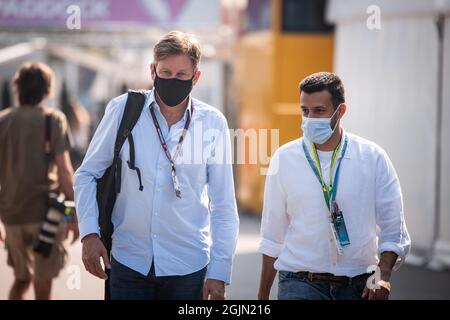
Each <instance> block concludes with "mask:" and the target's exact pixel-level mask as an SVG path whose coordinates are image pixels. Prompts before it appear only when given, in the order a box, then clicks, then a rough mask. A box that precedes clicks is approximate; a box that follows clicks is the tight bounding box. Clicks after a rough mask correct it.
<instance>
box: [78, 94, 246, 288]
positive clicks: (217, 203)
mask: <svg viewBox="0 0 450 320" xmlns="http://www.w3.org/2000/svg"><path fill="white" fill-rule="evenodd" d="M126 99H127V94H124V95H121V96H119V97H117V98H115V99H113V100H112V101H111V102H110V103H109V104H108V106H107V108H106V111H105V115H104V117H103V119H102V121H101V123H100V125H99V126H98V128H97V130H96V132H95V135H94V137H93V139H92V141H91V143H90V146H89V149H88V151H87V154H86V156H85V158H84V161H83V164H82V165H81V167H80V168H79V169H78V170H77V171H76V173H75V183H74V190H75V201H76V209H77V214H78V221H79V225H80V233H81V237H84V236H86V235H88V234H91V233H97V234H99V225H98V208H97V201H96V180H95V179H97V178H100V177H101V176H102V175H103V174H104V172H105V170H106V169H107V168H108V167H109V166H110V165H111V163H112V160H113V149H114V143H115V139H116V135H117V131H118V128H119V124H120V120H121V118H122V115H123V111H124V109H125V102H126ZM150 106H153V107H154V109H155V114H156V118H157V120H158V123H159V125H160V127H161V130H162V133H163V135H164V138H165V140H166V143H167V146H168V149H169V151H170V152H171V154H172V156H173V155H174V153H175V147H176V145H177V144H178V140H179V137H180V135H181V133H182V130H183V127H184V124H185V121H186V119H187V112H188V110H192V108H193V112H192V120H191V124H190V127H189V131H188V134H187V135H186V138H185V140H184V143H183V145H182V149H181V152H180V154H179V156H178V158H177V159H176V160H175V167H176V171H177V177H178V180H179V184H180V189H181V199H179V198H177V197H176V196H175V191H174V187H173V183H172V176H171V166H170V162H169V161H168V159H167V158H166V155H165V154H164V151H163V148H162V146H161V143H160V141H159V138H158V135H157V132H156V129H155V126H154V123H153V120H152V117H151V113H150ZM131 133H132V135H133V140H134V146H135V166H136V167H138V168H139V169H140V171H141V175H142V184H143V187H144V189H143V190H142V191H140V190H139V181H138V177H137V173H136V171H134V170H131V169H129V167H128V165H127V161H128V160H129V143H128V141H126V142H125V143H124V145H123V147H122V150H121V152H120V157H121V159H122V175H121V191H120V193H119V194H117V200H116V203H115V206H114V210H113V214H112V221H113V224H114V233H113V236H112V255H113V256H114V258H115V259H116V260H117V261H119V262H120V263H121V264H124V265H125V266H127V267H129V268H131V269H133V270H135V271H137V272H139V273H141V274H143V275H147V274H148V272H149V270H150V267H151V264H152V261H153V258H154V265H155V273H156V275H157V276H169V275H185V274H189V273H193V272H196V271H198V270H200V269H202V268H203V267H205V266H206V265H208V272H207V278H211V279H218V280H222V281H224V282H225V283H227V284H228V283H230V281H231V280H230V279H231V267H232V260H233V255H234V253H235V249H236V242H237V234H238V224H239V219H238V214H237V208H236V200H235V193H234V183H233V172H232V162H231V144H230V135H229V131H228V126H227V121H226V119H225V117H224V116H223V115H222V114H221V113H220V111H218V110H217V109H215V108H213V107H211V106H209V105H207V104H205V103H203V102H201V101H198V100H196V99H191V98H189V103H188V107H187V109H186V112H185V114H184V117H183V118H182V119H181V120H180V121H179V122H178V123H176V124H174V125H172V126H171V128H170V130H169V127H168V124H167V122H166V120H165V118H164V116H163V115H162V114H161V112H160V109H159V106H158V104H157V103H156V100H155V97H154V91H149V92H147V98H146V102H145V106H144V108H143V111H142V114H141V116H140V118H139V120H138V122H137V124H136V125H135V127H134V128H133V130H132V132H131Z"/></svg>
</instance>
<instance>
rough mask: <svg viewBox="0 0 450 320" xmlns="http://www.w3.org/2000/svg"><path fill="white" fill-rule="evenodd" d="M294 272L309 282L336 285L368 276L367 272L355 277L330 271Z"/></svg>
mask: <svg viewBox="0 0 450 320" xmlns="http://www.w3.org/2000/svg"><path fill="white" fill-rule="evenodd" d="M296 274H298V275H300V276H304V277H306V278H307V279H308V280H309V281H311V282H319V283H329V284H338V285H351V284H352V283H353V282H354V281H356V280H361V279H364V278H368V277H369V276H370V274H369V273H363V274H360V275H357V276H355V277H346V276H335V275H334V274H331V273H312V272H307V271H299V272H296Z"/></svg>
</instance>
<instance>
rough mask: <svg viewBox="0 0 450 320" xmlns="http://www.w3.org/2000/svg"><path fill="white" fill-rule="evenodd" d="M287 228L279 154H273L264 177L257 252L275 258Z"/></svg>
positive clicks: (279, 250)
mask: <svg viewBox="0 0 450 320" xmlns="http://www.w3.org/2000/svg"><path fill="white" fill-rule="evenodd" d="M288 226H289V217H288V214H287V212H286V192H285V190H284V189H283V186H282V184H281V182H280V157H279V152H275V154H274V156H273V157H272V159H271V161H270V165H269V170H268V173H267V176H266V184H265V189H264V206H263V212H262V221H261V239H260V244H259V247H258V252H260V253H262V254H265V255H267V256H270V257H274V258H277V257H278V256H279V255H280V253H281V251H282V249H283V247H284V238H285V235H286V231H287V228H288Z"/></svg>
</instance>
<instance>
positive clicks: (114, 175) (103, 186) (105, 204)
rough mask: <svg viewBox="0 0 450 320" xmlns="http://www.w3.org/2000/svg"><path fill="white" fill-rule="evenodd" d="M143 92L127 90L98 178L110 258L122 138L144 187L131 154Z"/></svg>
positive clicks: (103, 237)
mask: <svg viewBox="0 0 450 320" xmlns="http://www.w3.org/2000/svg"><path fill="white" fill-rule="evenodd" d="M145 98H146V95H145V91H134V90H129V91H128V98H127V102H126V105H125V110H124V113H123V116H122V120H121V122H120V125H119V130H118V131H117V137H116V142H115V145H114V158H113V162H112V164H111V166H109V168H108V169H106V171H105V173H104V174H103V176H102V177H101V178H99V179H97V204H98V211H99V217H98V220H99V221H98V222H99V225H100V238H101V240H102V242H103V244H104V245H105V247H106V250H107V252H108V257H109V258H110V257H111V254H110V253H111V245H112V243H111V236H112V233H113V224H112V221H111V216H112V211H113V208H114V204H115V202H116V196H117V193H119V192H120V184H121V181H120V178H121V168H122V160H121V159H120V156H119V154H120V150H121V149H122V145H123V144H124V142H125V140H127V139H128V142H129V144H130V160H129V161H128V167H129V168H130V169H131V170H135V171H136V173H137V175H138V178H139V190H140V191H142V190H143V188H144V187H143V186H142V181H141V173H140V171H139V168H137V167H136V166H135V163H134V161H135V157H134V143H133V136H132V134H131V131H132V130H133V128H134V126H135V125H136V123H137V121H138V119H139V117H140V115H141V113H142V109H143V107H144V104H145ZM106 274H107V275H108V279H109V269H106ZM105 300H110V292H109V280H106V281H105Z"/></svg>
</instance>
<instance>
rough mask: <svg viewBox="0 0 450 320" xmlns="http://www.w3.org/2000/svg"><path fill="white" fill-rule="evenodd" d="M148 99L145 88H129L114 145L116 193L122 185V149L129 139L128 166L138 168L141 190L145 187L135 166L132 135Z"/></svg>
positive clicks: (133, 168)
mask: <svg viewBox="0 0 450 320" xmlns="http://www.w3.org/2000/svg"><path fill="white" fill-rule="evenodd" d="M145 99H146V93H145V91H143V90H139V91H136V90H129V91H128V98H127V102H126V104H125V110H124V113H123V116H122V120H121V122H120V125H119V130H118V131H117V137H116V143H115V145H114V158H113V165H114V168H115V170H114V171H115V175H116V176H115V178H116V179H115V180H116V193H120V187H121V168H122V160H121V159H120V150H121V149H122V146H123V144H124V142H125V140H127V139H128V142H129V144H130V161H129V162H128V166H129V167H130V169H132V170H136V172H137V175H138V178H139V190H140V191H142V190H143V189H144V187H143V186H142V180H141V172H140V170H139V168H137V167H136V166H135V163H134V159H135V154H134V151H135V150H134V142H133V136H132V135H131V131H132V130H133V128H134V126H135V125H136V123H137V121H138V120H139V117H140V115H141V113H142V109H143V108H144V104H145Z"/></svg>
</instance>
